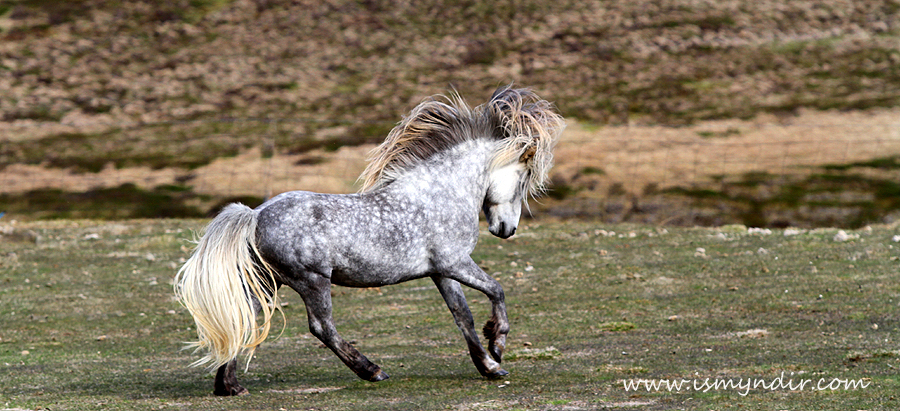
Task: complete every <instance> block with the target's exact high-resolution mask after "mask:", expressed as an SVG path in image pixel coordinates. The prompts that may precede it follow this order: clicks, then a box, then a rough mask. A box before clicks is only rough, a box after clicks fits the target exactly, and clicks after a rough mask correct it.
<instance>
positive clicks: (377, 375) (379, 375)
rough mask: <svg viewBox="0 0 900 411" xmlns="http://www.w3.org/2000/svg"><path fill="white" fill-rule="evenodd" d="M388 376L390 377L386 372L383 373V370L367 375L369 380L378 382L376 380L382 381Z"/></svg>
mask: <svg viewBox="0 0 900 411" xmlns="http://www.w3.org/2000/svg"><path fill="white" fill-rule="evenodd" d="M388 378H391V376H390V375H387V373H385V372H384V371H381V370H378V372H376V373H375V374H374V375H372V376H371V377H369V381H371V382H378V381H384V380H386V379H388Z"/></svg>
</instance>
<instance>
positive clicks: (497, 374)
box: [484, 368, 509, 380]
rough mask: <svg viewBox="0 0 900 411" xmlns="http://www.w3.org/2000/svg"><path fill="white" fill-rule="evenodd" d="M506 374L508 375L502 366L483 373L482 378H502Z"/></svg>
mask: <svg viewBox="0 0 900 411" xmlns="http://www.w3.org/2000/svg"><path fill="white" fill-rule="evenodd" d="M507 375H509V371H506V370H504V369H503V368H501V369H499V370H497V371H494V372H490V373H487V374H484V378H487V379H489V380H496V379H500V378H503V377H505V376H507Z"/></svg>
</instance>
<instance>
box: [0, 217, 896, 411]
mask: <svg viewBox="0 0 900 411" xmlns="http://www.w3.org/2000/svg"><path fill="white" fill-rule="evenodd" d="M202 224H203V221H197V220H129V221H121V222H115V223H107V222H97V221H44V222H31V223H20V224H18V225H16V226H14V230H12V232H10V230H9V229H8V227H9V226H3V227H5V228H4V231H3V232H4V233H5V234H4V235H3V237H0V318H2V321H0V324H2V327H0V374H2V375H3V389H2V390H0V408H23V409H53V410H83V409H100V408H102V409H141V410H144V409H196V410H204V409H215V410H221V409H236V410H257V409H258V410H271V409H281V408H283V409H329V410H354V409H397V410H402V409H415V410H423V409H439V410H442V409H523V410H556V409H560V410H561V409H567V410H572V409H575V410H577V409H603V408H618V407H624V408H626V409H649V410H664V409H699V410H706V409H791V410H821V409H866V410H880V409H885V410H886V409H896V407H897V406H898V399H897V398H896V392H897V389H898V387H900V379H898V377H897V372H896V369H897V367H900V357H898V355H897V351H896V349H897V342H896V338H897V333H898V327H900V323H898V319H900V316H898V314H900V310H898V303H900V286H898V285H897V282H896V278H897V275H898V263H897V260H898V258H900V243H895V242H893V241H892V237H893V236H894V235H896V234H897V233H898V227H896V226H894V227H884V226H878V227H873V228H872V229H871V230H859V231H851V232H850V234H851V235H850V236H849V238H850V239H849V240H848V241H843V242H838V241H835V240H834V235H835V233H836V232H837V230H834V229H819V230H812V231H804V232H799V233H797V232H790V233H789V234H793V235H787V236H786V235H784V232H783V231H779V230H773V232H772V234H765V233H756V234H748V233H747V230H746V229H743V228H742V227H739V226H729V227H724V228H721V229H717V228H708V229H706V228H704V229H700V228H696V229H680V228H679V229H676V228H672V229H668V231H666V230H662V229H656V228H653V227H648V226H612V227H610V226H604V227H603V228H604V229H605V230H614V231H615V232H617V233H619V234H610V233H609V231H604V232H601V231H599V228H600V227H598V226H596V225H594V224H590V223H552V224H551V223H544V224H539V223H534V222H532V225H531V226H530V227H526V226H524V225H523V226H522V227H521V229H520V232H519V234H518V235H517V236H516V237H514V238H513V239H512V240H499V239H496V238H493V237H490V236H488V235H486V234H485V235H483V236H482V239H481V242H480V244H479V246H478V248H477V249H476V251H475V253H474V255H473V257H474V258H475V260H476V261H477V262H479V264H480V265H481V266H482V267H483V268H484V269H485V270H486V271H487V272H488V273H490V274H492V275H493V276H494V277H495V278H497V279H498V280H499V281H500V282H501V283H502V284H503V286H504V288H505V290H506V296H507V305H508V308H509V318H510V321H511V325H512V331H511V333H510V337H509V343H508V349H507V361H505V362H504V366H505V368H506V369H508V370H509V371H510V375H509V377H507V378H506V379H504V380H501V381H489V380H485V379H482V378H481V377H479V375H478V373H477V372H476V371H475V368H474V366H473V365H472V364H471V361H470V360H469V358H468V355H467V353H466V351H465V345H464V343H463V341H462V338H461V336H460V335H459V332H458V330H457V329H456V327H455V325H454V324H453V320H452V317H451V316H450V314H449V313H448V312H447V310H446V308H445V307H444V305H443V302H442V300H441V298H440V296H439V294H438V292H437V291H436V290H435V289H434V286H433V285H432V284H431V283H430V281H428V280H419V281H413V282H410V283H406V284H402V285H397V286H391V287H382V288H380V289H350V288H339V287H336V288H335V289H334V310H335V317H336V322H337V324H338V328H339V330H340V331H341V332H342V334H343V335H344V337H345V338H346V339H347V340H350V341H355V344H356V347H357V348H358V349H359V350H360V351H362V352H363V353H364V354H366V355H367V356H368V357H369V358H370V359H372V360H373V361H375V362H376V363H378V364H379V365H381V366H382V367H383V368H384V369H385V371H386V372H388V373H389V374H390V375H391V376H392V378H391V379H390V380H388V381H385V382H382V383H377V384H373V383H368V382H364V381H361V380H358V379H357V378H356V377H355V376H354V375H353V373H352V372H351V371H349V370H348V369H347V368H346V367H344V366H343V365H342V364H341V363H340V362H339V361H338V360H337V358H335V357H334V355H333V354H332V353H331V352H330V351H329V350H327V349H324V348H321V346H320V345H321V344H320V343H319V342H318V341H317V340H315V338H313V337H311V336H310V334H309V332H308V331H307V329H306V319H305V311H304V309H303V304H302V302H301V300H300V299H299V297H298V296H297V295H296V294H295V293H293V292H289V291H287V290H283V291H282V294H283V295H284V296H285V299H284V301H285V302H287V303H288V305H287V306H286V307H284V308H285V313H286V315H287V325H286V327H285V330H284V333H283V335H282V336H281V337H280V338H277V339H276V338H271V339H270V341H269V342H268V343H266V344H264V345H263V347H262V348H261V349H260V351H259V352H258V356H257V358H255V359H254V361H253V362H252V363H251V365H250V369H249V371H248V372H240V373H239V377H240V378H241V382H242V383H243V384H244V385H245V386H246V387H247V388H248V389H250V391H251V393H252V395H250V396H247V397H241V398H227V399H222V398H216V397H213V396H212V395H211V391H212V378H211V376H209V375H207V374H206V373H204V372H203V371H202V370H197V369H191V368H188V367H187V364H189V363H190V362H191V361H192V360H194V359H196V358H197V357H196V356H195V355H192V354H191V353H190V352H188V351H182V350H181V346H182V345H181V343H182V342H183V341H188V340H191V339H192V338H193V337H194V336H193V333H194V331H192V330H191V327H192V326H193V324H192V321H191V319H190V317H189V315H188V314H187V313H186V312H185V310H183V309H182V308H181V307H179V306H178V304H177V303H176V302H175V301H174V300H173V297H172V290H171V284H170V281H171V278H172V276H173V273H174V271H175V270H176V267H178V265H179V264H180V262H181V261H182V259H184V258H185V257H186V256H187V250H188V247H189V246H190V244H189V242H188V241H189V240H190V239H191V238H193V231H194V230H198V229H200V228H201V227H202ZM632 233H634V235H633V236H632ZM855 235H857V236H858V237H856V236H855ZM700 248H702V251H701V250H700ZM513 263H515V264H513ZM467 295H468V297H469V301H470V305H471V307H472V309H473V312H474V314H475V317H476V321H477V322H478V323H479V324H481V323H483V321H485V320H486V319H487V316H488V310H489V305H488V303H487V301H486V298H485V297H484V296H482V295H480V294H478V293H476V292H467ZM753 330H764V331H753ZM748 331H749V332H748ZM782 373H784V375H785V377H784V378H785V380H787V379H789V378H793V379H794V381H800V379H801V378H809V379H813V381H817V380H818V379H820V378H825V379H826V382H828V381H832V380H833V379H834V378H840V379H864V381H865V382H868V383H869V384H870V385H869V386H868V387H867V388H864V389H862V388H859V389H852V390H835V391H830V390H827V391H812V390H809V389H806V390H795V391H790V390H785V389H779V390H764V389H755V390H750V391H749V392H748V393H747V395H740V393H739V392H738V390H710V391H707V392H696V391H681V392H668V391H650V392H648V391H639V392H634V391H631V392H626V391H625V389H624V381H625V380H628V379H637V378H643V379H700V380H702V379H706V378H733V379H735V380H736V379H738V378H755V379H760V380H764V381H766V382H770V381H772V380H773V379H775V378H776V377H779V376H780V375H781V374H782ZM791 373H794V374H791ZM791 376H793V377H791Z"/></svg>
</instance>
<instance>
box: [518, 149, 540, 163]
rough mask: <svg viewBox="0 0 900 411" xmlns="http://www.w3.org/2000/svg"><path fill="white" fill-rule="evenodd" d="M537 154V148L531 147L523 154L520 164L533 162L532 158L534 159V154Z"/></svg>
mask: <svg viewBox="0 0 900 411" xmlns="http://www.w3.org/2000/svg"><path fill="white" fill-rule="evenodd" d="M536 152H537V147H535V146H533V145H532V146H529V147H528V148H526V149H525V152H524V153H522V155H521V156H519V162H520V163H528V161H529V160H531V159H532V157H534V153H536Z"/></svg>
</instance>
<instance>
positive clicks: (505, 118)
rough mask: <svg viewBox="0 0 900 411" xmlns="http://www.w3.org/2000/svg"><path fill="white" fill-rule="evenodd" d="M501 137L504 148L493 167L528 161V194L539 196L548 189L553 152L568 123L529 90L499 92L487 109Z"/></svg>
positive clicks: (498, 151) (509, 89)
mask: <svg viewBox="0 0 900 411" xmlns="http://www.w3.org/2000/svg"><path fill="white" fill-rule="evenodd" d="M483 110H484V111H485V112H486V114H487V116H488V117H489V118H490V119H491V121H492V123H493V124H494V126H493V127H494V130H495V131H497V132H498V133H499V134H500V135H499V136H498V138H500V139H501V142H502V143H501V144H500V147H499V149H498V150H497V153H496V155H495V156H494V159H493V161H492V163H491V166H492V167H500V166H503V165H506V164H509V163H511V162H513V161H524V162H525V164H526V167H527V169H528V171H529V181H528V185H527V190H528V192H529V194H531V195H538V194H539V193H541V192H542V191H543V190H544V187H545V186H546V182H547V178H548V173H549V171H550V167H552V165H553V148H554V147H555V146H556V143H557V142H558V141H559V136H560V134H561V133H562V130H563V129H564V128H565V120H564V119H563V118H562V116H560V115H559V114H557V113H556V112H555V110H554V108H553V105H552V104H550V103H549V102H548V101H546V100H542V99H540V98H539V97H538V96H537V94H535V93H534V92H533V91H531V90H529V89H513V88H511V87H509V86H507V87H504V88H501V89H498V90H497V91H496V92H495V93H494V95H493V97H492V98H491V100H490V101H489V102H488V103H486V104H485V105H484V107H483Z"/></svg>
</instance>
